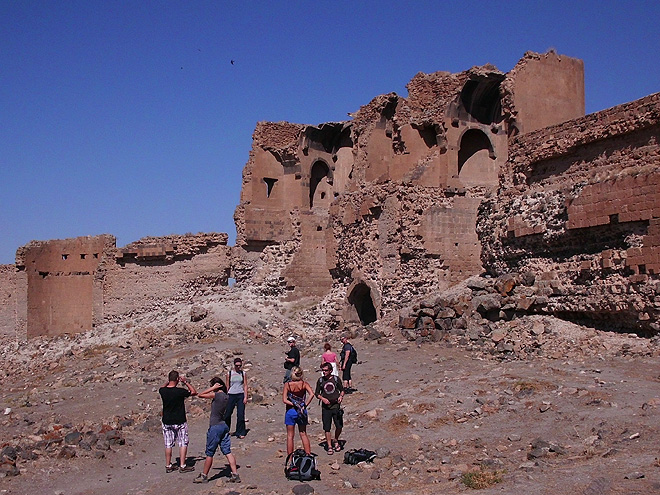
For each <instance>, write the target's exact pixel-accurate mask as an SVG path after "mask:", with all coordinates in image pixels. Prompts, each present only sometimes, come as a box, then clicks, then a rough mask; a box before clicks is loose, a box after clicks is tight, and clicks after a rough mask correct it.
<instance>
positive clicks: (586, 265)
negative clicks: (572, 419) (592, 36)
mask: <svg viewBox="0 0 660 495" xmlns="http://www.w3.org/2000/svg"><path fill="white" fill-rule="evenodd" d="M509 155H510V158H509V161H508V163H507V165H506V167H504V168H503V169H502V176H501V181H500V187H501V188H500V191H499V194H498V196H497V198H496V199H495V198H494V199H489V200H488V201H486V202H485V203H484V204H483V205H482V208H481V210H480V213H479V221H478V229H477V230H478V232H479V237H480V239H481V242H482V244H483V245H484V249H483V254H482V259H483V261H484V266H485V268H486V269H487V270H488V272H489V273H491V274H492V275H502V274H504V273H507V272H520V273H523V272H530V273H532V274H533V275H534V276H536V277H537V278H541V279H543V280H545V281H546V282H547V283H546V284H545V287H541V288H539V291H538V292H536V293H535V294H532V296H533V297H535V298H538V299H536V300H535V302H534V305H533V308H532V309H534V310H535V311H536V312H540V313H551V314H555V315H558V316H562V317H565V318H570V319H573V320H587V321H589V322H591V323H592V324H596V325H601V326H604V327H607V328H617V327H618V328H622V329H625V330H633V331H637V332H639V333H641V334H652V333H657V332H658V331H660V326H658V316H659V315H660V278H659V274H660V259H659V258H658V254H659V253H660V244H659V241H660V237H659V235H658V234H659V232H660V167H659V164H660V94H654V95H650V96H648V97H646V98H642V99H640V100H637V101H635V102H631V103H628V104H625V105H621V106H618V107H614V108H611V109H608V110H604V111H602V112H598V113H595V114H591V115H587V116H586V117H583V118H581V119H576V120H572V121H569V122H565V123H563V124H559V125H555V126H552V127H548V128H545V129H540V130H537V131H534V132H531V133H528V134H526V135H521V136H518V137H516V138H515V139H513V140H512V141H511V143H510V146H509Z"/></svg>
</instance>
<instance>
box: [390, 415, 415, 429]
mask: <svg viewBox="0 0 660 495" xmlns="http://www.w3.org/2000/svg"><path fill="white" fill-rule="evenodd" d="M409 425H410V418H409V417H408V415H407V414H395V415H394V416H392V417H391V418H390V419H389V420H388V421H387V423H386V426H387V428H388V429H389V430H392V431H401V430H403V429H404V428H407V427H408V426H409Z"/></svg>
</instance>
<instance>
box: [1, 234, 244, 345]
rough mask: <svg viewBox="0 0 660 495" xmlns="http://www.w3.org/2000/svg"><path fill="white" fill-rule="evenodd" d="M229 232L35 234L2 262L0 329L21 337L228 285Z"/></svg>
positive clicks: (78, 326) (83, 326)
mask: <svg viewBox="0 0 660 495" xmlns="http://www.w3.org/2000/svg"><path fill="white" fill-rule="evenodd" d="M229 250H230V248H229V247H228V246H227V234H216V233H213V234H197V235H193V234H189V235H182V236H178V235H173V236H167V237H145V238H143V239H141V240H139V241H137V242H134V243H131V244H129V245H127V246H126V247H124V248H121V249H117V248H116V241H115V238H114V237H113V236H110V235H101V236H96V237H77V238H73V239H64V240H51V241H32V242H31V243H29V244H27V245H25V246H23V247H21V248H19V250H18V251H17V256H16V260H17V263H16V265H8V266H7V265H5V266H3V267H2V270H0V282H1V285H0V287H2V292H1V293H0V297H2V302H3V305H2V308H3V309H2V314H0V316H1V317H2V321H3V325H4V327H3V332H4V333H10V327H11V331H13V332H15V333H16V335H18V336H20V337H24V336H27V337H34V336H38V335H57V334H62V333H77V332H82V331H86V330H90V329H91V328H92V327H93V326H94V325H97V324H100V323H102V322H104V321H108V320H112V319H114V318H117V317H120V316H122V315H126V314H128V313H132V312H139V311H141V310H144V309H153V308H154V307H157V306H158V305H159V304H164V303H165V302H166V301H167V303H171V301H172V300H176V299H177V298H182V299H184V298H185V297H186V296H187V295H188V294H189V293H190V292H191V291H192V292H194V291H198V290H208V289H209V288H211V287H213V286H215V285H221V286H224V285H227V281H228V277H229V274H230V259H231V256H230V252H229Z"/></svg>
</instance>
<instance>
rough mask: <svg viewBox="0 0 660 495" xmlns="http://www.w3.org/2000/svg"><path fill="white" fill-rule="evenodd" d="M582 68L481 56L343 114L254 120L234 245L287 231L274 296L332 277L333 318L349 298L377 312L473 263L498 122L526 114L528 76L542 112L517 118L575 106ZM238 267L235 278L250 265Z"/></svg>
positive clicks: (316, 292) (499, 148)
mask: <svg viewBox="0 0 660 495" xmlns="http://www.w3.org/2000/svg"><path fill="white" fill-rule="evenodd" d="M516 77H518V78H519V79H520V80H519V81H516V80H515V78H516ZM512 79H513V80H512ZM583 79H584V77H583V68H582V63H581V61H574V59H570V58H569V57H560V56H558V55H556V54H554V53H552V54H546V55H538V54H531V53H530V54H526V55H525V58H524V59H523V60H521V62H520V63H519V65H518V66H517V67H516V70H515V72H513V71H512V73H510V74H504V73H502V72H500V71H499V70H498V69H497V68H496V67H494V66H492V65H485V66H482V67H473V68H472V69H470V70H468V71H464V72H461V73H459V74H450V73H447V72H436V73H433V74H423V73H419V74H417V75H416V76H415V77H414V78H413V79H412V80H411V81H410V83H409V84H408V85H407V88H408V93H409V94H408V97H407V98H404V97H401V96H398V95H396V94H395V93H389V94H386V95H380V96H377V97H375V98H374V99H373V100H372V101H371V102H370V103H368V104H367V105H364V106H363V107H361V108H360V109H359V110H358V111H357V112H355V113H353V114H351V117H352V120H351V121H349V122H345V123H329V124H322V125H320V126H301V125H296V124H288V123H282V122H279V123H265V122H262V123H259V124H258V126H257V129H256V130H255V133H254V136H253V138H254V139H253V147H252V151H251V153H250V159H249V161H248V163H247V164H246V166H245V169H244V172H243V189H242V193H241V204H240V205H239V206H238V207H237V209H236V212H235V220H236V228H237V233H238V235H237V248H238V249H243V250H245V252H246V253H249V252H252V253H257V252H264V249H265V247H266V246H269V245H273V244H281V243H283V242H287V243H291V242H294V243H296V247H295V249H296V251H295V253H294V254H293V255H292V256H291V259H290V262H287V268H286V269H284V270H281V271H279V273H280V276H281V277H283V280H281V281H280V282H281V283H280V287H281V294H282V295H287V296H288V297H303V296H310V295H312V296H317V297H321V296H323V295H325V294H329V293H330V292H331V289H332V293H333V294H337V292H338V288H341V289H342V290H343V291H344V293H345V301H344V306H345V307H344V311H343V312H342V315H343V316H342V317H338V319H339V320H343V321H356V320H357V319H359V320H363V319H364V318H363V316H361V315H360V314H359V313H360V311H359V310H358V309H357V306H356V304H355V303H352V302H351V300H355V298H357V299H358V300H359V301H360V303H359V304H362V303H364V304H366V305H367V306H368V311H367V312H368V313H369V314H371V312H372V308H371V306H370V305H369V304H367V303H370V304H372V305H373V306H374V308H373V309H374V310H375V312H376V313H377V316H380V315H381V314H382V313H383V312H386V311H390V310H392V309H394V308H395V307H397V306H400V305H401V304H403V303H405V302H406V301H409V300H410V299H411V298H413V297H414V294H416V293H418V292H419V291H424V290H428V289H431V288H432V287H435V288H439V287H447V286H449V285H451V284H454V283H456V282H458V281H460V280H463V279H464V278H466V277H468V276H470V275H472V274H476V273H479V272H481V271H482V270H483V267H482V265H481V259H480V253H481V245H480V242H479V239H478V237H477V233H476V229H475V225H476V217H477V208H478V206H479V204H480V202H481V200H482V199H483V198H485V197H487V196H488V195H489V194H491V192H492V190H493V189H494V188H495V187H496V186H497V184H498V174H499V170H500V167H503V166H504V165H505V163H506V161H507V159H508V136H509V135H510V134H514V133H512V132H511V128H510V125H511V123H512V122H517V123H518V128H516V130H515V133H518V132H519V131H520V130H521V129H522V126H521V125H520V122H523V121H526V119H530V120H531V117H530V115H533V114H534V109H535V107H534V105H533V102H534V99H533V98H532V96H533V95H532V87H533V86H537V93H538V94H537V96H538V102H539V105H540V107H539V108H538V109H537V110H539V111H543V112H544V116H543V117H542V118H539V119H536V120H535V121H534V122H530V123H529V125H528V126H527V127H525V128H524V130H529V129H533V128H535V127H536V126H538V125H542V124H543V125H546V124H549V123H556V122H560V121H562V120H564V119H565V118H566V116H567V115H569V116H570V117H575V116H577V115H581V114H580V112H582V114H583V113H584V95H583V94H581V93H580V91H579V89H580V88H582V87H583V84H584V83H583ZM569 87H570V88H572V89H571V90H570V91H568V90H567V88H569ZM562 95H563V96H562ZM557 98H558V99H559V100H561V101H558V100H557ZM562 98H564V99H565V100H566V101H564V100H562ZM553 105H555V106H554V107H553ZM552 108H556V109H557V111H556V112H555V111H553V110H552ZM288 245H289V246H291V244H288ZM271 254H272V253H271ZM239 258H240V259H241V260H242V261H245V260H246V259H247V258H248V256H247V255H246V256H239ZM255 258H259V266H260V267H261V269H262V268H263V267H264V264H263V259H262V257H260V256H258V255H256V256H255ZM255 261H256V260H255ZM278 261H280V262H281V261H282V259H279V260H278ZM277 265H279V263H278V264H277ZM241 266H242V270H241V274H242V275H244V276H245V278H241V281H248V280H249V277H250V276H251V274H254V273H255V272H254V271H250V270H249V269H245V267H246V264H245V263H242V265H241ZM261 269H260V270H258V272H260V273H261ZM266 278H267V277H266ZM260 279H261V280H263V279H264V277H263V276H260ZM270 287H271V288H273V285H270ZM355 291H357V292H355ZM365 294H369V296H368V297H369V298H370V299H371V301H368V300H366V299H365V298H366V297H367V296H365ZM359 304H358V305H359ZM367 306H365V307H367ZM365 311H366V310H365ZM340 323H342V321H340ZM362 323H364V321H362Z"/></svg>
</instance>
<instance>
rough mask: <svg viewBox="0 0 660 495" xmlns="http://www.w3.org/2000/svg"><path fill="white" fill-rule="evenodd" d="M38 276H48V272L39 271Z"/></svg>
mask: <svg viewBox="0 0 660 495" xmlns="http://www.w3.org/2000/svg"><path fill="white" fill-rule="evenodd" d="M39 276H40V277H41V278H46V277H47V276H48V272H39Z"/></svg>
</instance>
